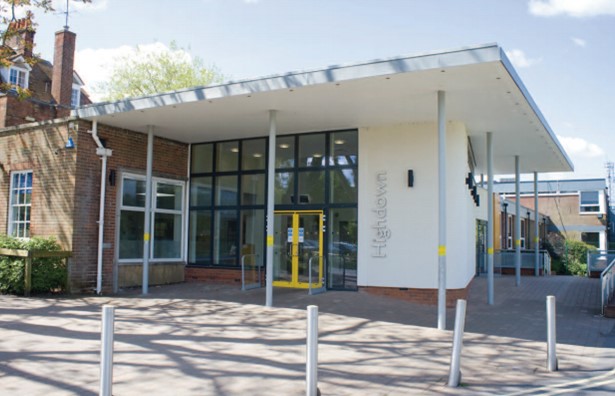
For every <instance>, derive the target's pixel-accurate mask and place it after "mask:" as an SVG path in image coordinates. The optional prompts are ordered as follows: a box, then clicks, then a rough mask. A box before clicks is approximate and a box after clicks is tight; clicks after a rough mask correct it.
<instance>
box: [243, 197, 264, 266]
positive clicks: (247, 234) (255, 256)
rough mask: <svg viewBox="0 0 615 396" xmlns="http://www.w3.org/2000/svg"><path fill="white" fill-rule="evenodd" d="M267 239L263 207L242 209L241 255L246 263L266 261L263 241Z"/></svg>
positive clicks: (256, 263) (261, 263)
mask: <svg viewBox="0 0 615 396" xmlns="http://www.w3.org/2000/svg"><path fill="white" fill-rule="evenodd" d="M264 240H265V211H264V210H262V209H255V210H243V211H241V255H242V256H244V255H250V256H248V257H246V264H249V265H260V266H262V265H263V263H264V258H265V256H264V253H263V249H264V246H263V241H264Z"/></svg>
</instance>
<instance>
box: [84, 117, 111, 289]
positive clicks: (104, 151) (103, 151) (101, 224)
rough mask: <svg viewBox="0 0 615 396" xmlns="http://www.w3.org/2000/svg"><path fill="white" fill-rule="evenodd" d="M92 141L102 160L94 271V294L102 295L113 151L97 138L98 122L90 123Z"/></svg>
mask: <svg viewBox="0 0 615 396" xmlns="http://www.w3.org/2000/svg"><path fill="white" fill-rule="evenodd" d="M89 132H90V133H91V134H92V139H94V143H96V155H98V156H100V159H101V160H102V169H101V171H100V208H99V212H98V261H97V269H96V294H102V267H103V236H104V232H105V190H106V187H107V180H106V179H107V157H111V155H112V154H113V150H110V149H108V148H105V146H103V144H102V143H101V141H100V138H99V137H98V121H96V120H94V121H92V130H91V131H89Z"/></svg>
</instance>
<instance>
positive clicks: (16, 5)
mask: <svg viewBox="0 0 615 396" xmlns="http://www.w3.org/2000/svg"><path fill="white" fill-rule="evenodd" d="M73 1H79V2H83V3H91V2H92V0H73ZM33 9H38V10H41V11H43V12H49V11H54V9H53V7H52V0H0V40H2V41H1V42H0V44H1V45H0V67H9V66H10V65H11V63H12V62H11V58H12V57H13V55H14V50H13V48H11V47H10V46H8V45H5V44H6V43H8V42H10V41H15V40H17V45H19V46H24V47H26V46H27V45H30V44H28V43H26V42H25V41H24V40H23V37H21V36H20V31H19V29H20V28H24V26H21V27H20V26H18V24H16V23H14V22H16V21H17V16H18V15H22V14H23V16H24V18H25V19H26V20H27V21H28V26H27V27H26V29H29V30H34V28H35V26H36V24H35V23H34V22H33V19H34V13H33V12H32V10H33ZM67 12H68V11H67ZM26 49H27V50H29V51H27V52H28V53H32V55H31V56H25V57H24V60H25V62H26V63H28V64H29V65H31V66H32V65H34V64H35V63H36V62H38V61H39V60H40V58H39V57H38V56H37V55H35V54H34V53H33V50H34V49H33V48H26ZM9 89H11V90H15V92H16V93H17V95H18V96H19V97H20V98H27V97H29V96H30V91H28V90H27V89H24V88H21V87H13V86H11V85H10V84H7V83H3V84H0V90H9Z"/></svg>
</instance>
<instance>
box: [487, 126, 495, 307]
mask: <svg viewBox="0 0 615 396" xmlns="http://www.w3.org/2000/svg"><path fill="white" fill-rule="evenodd" d="M487 196H488V197H489V198H488V199H487V303H488V304H489V305H493V221H494V219H493V133H491V132H487Z"/></svg>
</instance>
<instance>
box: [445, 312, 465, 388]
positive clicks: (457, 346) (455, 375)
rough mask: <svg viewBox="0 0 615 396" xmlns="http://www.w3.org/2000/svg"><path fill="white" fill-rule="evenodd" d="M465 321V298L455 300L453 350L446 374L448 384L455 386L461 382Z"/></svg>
mask: <svg viewBox="0 0 615 396" xmlns="http://www.w3.org/2000/svg"><path fill="white" fill-rule="evenodd" d="M465 323H466V300H457V311H456V314H455V332H454V333H453V352H452V354H451V368H450V372H449V376H448V386H450V387H457V386H459V382H461V347H462V346H463V331H464V328H465Z"/></svg>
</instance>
